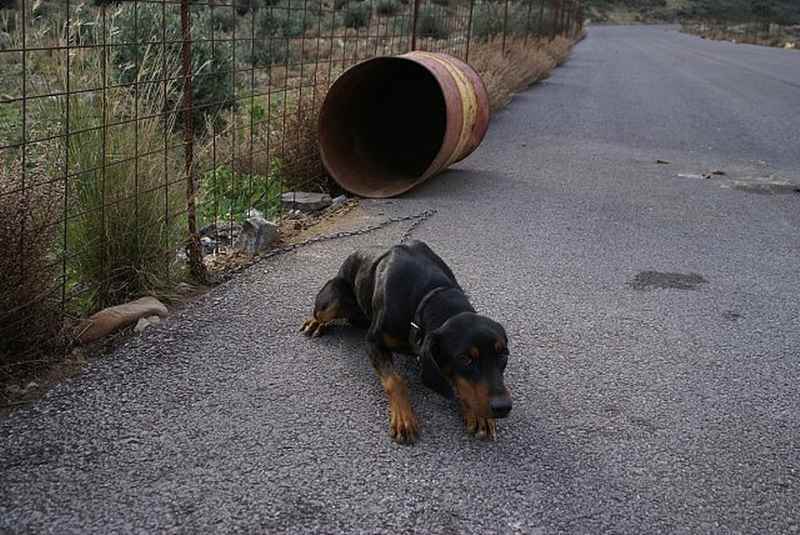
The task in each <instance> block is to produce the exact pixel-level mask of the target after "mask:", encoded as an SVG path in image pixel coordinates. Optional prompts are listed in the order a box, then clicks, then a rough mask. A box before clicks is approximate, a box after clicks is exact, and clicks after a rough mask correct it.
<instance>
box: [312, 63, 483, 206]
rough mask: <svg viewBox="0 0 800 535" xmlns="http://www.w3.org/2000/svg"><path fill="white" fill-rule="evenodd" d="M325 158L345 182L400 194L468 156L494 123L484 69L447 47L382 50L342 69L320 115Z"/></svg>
mask: <svg viewBox="0 0 800 535" xmlns="http://www.w3.org/2000/svg"><path fill="white" fill-rule="evenodd" d="M319 121H320V124H319V144H320V152H321V155H322V161H323V163H324V164H325V167H326V168H327V170H328V172H329V173H330V175H331V176H332V177H333V179H334V180H336V182H338V183H339V185H340V186H342V187H343V188H344V189H346V190H348V191H350V192H352V193H355V194H357V195H361V196H362V197H393V196H395V195H399V194H401V193H405V192H406V191H408V190H410V189H411V188H413V187H415V186H417V185H418V184H420V183H421V182H424V181H425V180H427V179H428V178H430V177H431V176H433V175H435V174H437V173H439V172H441V171H443V170H444V169H447V168H448V167H449V166H451V165H453V164H454V163H456V162H458V161H460V160H463V159H464V158H466V157H467V156H468V155H469V154H470V153H472V151H474V150H475V149H476V148H477V147H478V145H480V143H481V141H482V140H483V137H484V135H485V134H486V130H487V128H488V126H489V98H488V95H487V93H486V88H485V86H484V85H483V81H481V78H480V76H478V73H476V72H475V71H474V70H473V69H472V67H470V66H469V65H467V64H466V63H464V62H462V61H460V60H458V59H456V58H454V57H452V56H448V55H446V54H436V53H431V52H410V53H408V54H404V55H402V56H392V57H377V58H373V59H369V60H367V61H364V62H362V63H359V64H358V65H355V66H353V67H351V68H350V69H348V70H346V71H345V72H344V73H342V75H341V76H339V78H338V79H337V80H336V82H334V84H333V85H332V86H331V88H330V90H329V91H328V94H327V96H326V97H325V101H324V103H323V105H322V109H321V111H320V118H319Z"/></svg>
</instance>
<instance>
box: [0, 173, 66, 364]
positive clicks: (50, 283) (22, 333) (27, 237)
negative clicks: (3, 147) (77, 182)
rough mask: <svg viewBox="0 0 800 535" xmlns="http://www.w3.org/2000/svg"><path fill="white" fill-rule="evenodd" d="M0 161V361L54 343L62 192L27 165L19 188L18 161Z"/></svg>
mask: <svg viewBox="0 0 800 535" xmlns="http://www.w3.org/2000/svg"><path fill="white" fill-rule="evenodd" d="M0 164H2V165H0V243H3V244H4V247H3V254H2V255H0V273H2V277H0V365H5V364H11V363H13V362H18V361H20V360H25V359H28V358H30V353H31V352H32V351H42V350H43V349H45V348H48V347H53V346H54V345H56V343H57V339H56V337H57V334H58V333H59V331H60V327H61V322H60V298H61V292H60V291H58V289H59V286H58V272H59V270H58V268H59V267H60V262H59V261H58V260H57V258H56V256H55V255H54V253H55V247H54V242H55V238H56V236H57V232H58V230H59V225H57V221H58V220H59V219H60V217H61V210H60V206H61V205H62V203H63V200H62V199H63V191H62V190H61V186H60V184H58V183H50V184H47V180H46V177H42V176H36V175H37V174H38V173H36V172H31V170H30V169H29V173H28V176H27V180H26V183H25V187H24V188H23V187H22V180H21V179H22V164H21V162H20V160H19V159H15V160H12V161H11V162H4V161H0Z"/></svg>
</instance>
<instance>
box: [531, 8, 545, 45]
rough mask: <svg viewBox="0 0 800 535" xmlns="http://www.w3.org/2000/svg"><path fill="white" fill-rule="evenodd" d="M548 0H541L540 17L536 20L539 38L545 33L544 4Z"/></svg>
mask: <svg viewBox="0 0 800 535" xmlns="http://www.w3.org/2000/svg"><path fill="white" fill-rule="evenodd" d="M531 1H532V0H531ZM546 1H547V0H539V19H538V21H537V22H536V37H537V38H539V39H541V37H542V36H543V35H544V4H545V2H546Z"/></svg>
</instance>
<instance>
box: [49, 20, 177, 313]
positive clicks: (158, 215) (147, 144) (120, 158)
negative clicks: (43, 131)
mask: <svg viewBox="0 0 800 535" xmlns="http://www.w3.org/2000/svg"><path fill="white" fill-rule="evenodd" d="M140 7H142V6H140ZM151 53H152V51H151ZM58 58H59V59H57V60H56V61H64V59H63V58H62V57H61V56H58ZM162 58H163V60H162ZM145 60H146V61H145V62H144V65H145V66H146V68H143V69H140V70H139V72H138V76H139V77H138V78H136V79H134V81H138V82H142V81H144V80H150V79H152V78H153V77H154V76H155V75H158V73H159V72H160V70H161V65H162V61H165V62H166V68H167V70H168V72H176V67H177V65H178V62H177V58H175V57H174V55H170V54H169V53H168V56H166V57H163V56H159V55H158V54H155V53H153V55H152V56H147V55H145ZM101 61H102V60H101V59H100V58H98V56H97V54H92V53H91V52H88V51H78V52H76V53H75V54H74V55H72V56H71V58H70V67H71V74H70V76H71V79H72V81H73V83H74V84H76V86H78V87H99V86H100V85H101V78H100V76H101V69H100V66H101ZM54 71H55V72H57V73H59V74H60V75H62V76H63V73H64V72H65V71H66V69H65V68H64V65H63V64H59V65H56V66H54ZM151 71H156V72H151ZM63 82H64V81H63V80H59V82H58V83H63ZM138 87H139V90H138V92H139V99H138V105H137V106H136V107H134V99H132V98H131V95H130V91H129V89H128V88H126V87H124V86H121V87H111V88H109V89H107V91H106V98H105V99H101V98H86V96H84V95H82V94H77V95H70V96H69V97H65V98H61V99H47V100H42V101H39V102H37V103H36V106H37V109H36V110H35V114H36V117H37V120H38V121H42V122H49V123H54V124H56V125H57V124H58V123H59V121H60V120H61V118H63V117H66V110H65V106H66V105H67V103H68V104H69V117H70V122H69V128H70V131H71V132H73V134H71V135H70V136H69V137H68V138H67V139H59V140H58V142H59V143H60V144H61V145H62V146H61V147H57V148H56V150H53V151H51V152H52V154H47V155H45V157H46V158H47V159H48V160H49V163H48V168H54V169H59V170H61V172H63V165H64V164H63V160H64V155H65V153H66V154H67V155H68V160H67V161H68V162H69V169H68V172H69V174H70V181H69V190H68V193H69V198H68V201H69V203H68V206H69V212H68V213H67V214H66V216H67V218H68V228H67V238H68V241H67V247H66V249H65V251H66V255H67V258H68V263H67V281H66V284H67V291H68V295H69V294H76V299H75V300H74V301H73V302H71V305H70V308H71V309H74V312H76V313H79V314H83V313H90V312H93V311H95V310H97V309H100V308H103V307H106V306H110V305H115V304H118V303H121V302H124V301H127V300H128V299H129V298H131V297H136V296H140V295H143V294H149V293H152V292H154V291H157V290H159V289H162V288H167V287H171V286H172V283H173V282H174V281H175V279H176V278H177V275H178V273H177V272H176V270H177V269H178V264H177V263H176V251H177V248H178V243H179V239H180V236H181V228H182V225H183V223H184V220H185V216H182V215H179V214H182V213H183V209H182V207H183V206H184V195H185V189H186V186H185V180H184V179H183V177H182V175H183V171H182V162H181V160H180V157H179V155H177V154H173V153H170V154H166V155H165V154H163V151H164V150H165V149H164V147H165V145H167V146H168V147H175V146H178V145H179V140H178V139H176V137H177V136H176V135H175V134H174V122H175V115H176V114H174V113H167V114H166V118H162V117H161V113H162V111H163V106H164V102H174V103H179V102H180V100H181V98H180V96H181V95H180V81H179V80H173V81H168V82H167V83H166V87H165V84H162V83H140V84H138ZM67 99H68V100H67ZM104 102H105V103H106V104H105V109H104V105H103V103H104ZM167 111H171V109H168V110H167ZM137 116H138V117H140V119H138V120H137V121H136V122H135V123H132V124H125V125H124V126H121V127H108V128H106V129H102V128H97V126H98V125H99V124H102V120H103V118H104V117H107V118H108V119H109V120H110V121H126V120H132V119H134V117H137ZM48 119H49V120H48ZM137 154H138V155H139V157H138V158H135V155H137Z"/></svg>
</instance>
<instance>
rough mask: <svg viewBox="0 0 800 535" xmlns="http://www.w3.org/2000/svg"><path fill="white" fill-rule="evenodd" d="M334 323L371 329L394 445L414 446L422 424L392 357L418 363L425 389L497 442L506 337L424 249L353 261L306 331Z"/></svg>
mask: <svg viewBox="0 0 800 535" xmlns="http://www.w3.org/2000/svg"><path fill="white" fill-rule="evenodd" d="M337 319H346V320H347V321H349V322H350V323H351V324H352V325H355V326H363V327H366V326H368V327H369V330H368V332H367V339H366V340H367V352H368V353H369V358H370V361H371V363H372V366H373V367H374V368H375V371H376V372H377V373H378V377H379V378H380V380H381V383H382V384H383V388H384V390H385V391H386V395H387V396H388V398H389V434H390V435H391V437H392V438H393V439H394V440H395V441H397V442H399V443H401V444H404V443H405V444H409V443H413V442H414V441H415V440H416V437H417V420H416V417H415V416H414V412H413V411H412V409H411V403H410V402H409V399H408V387H407V386H406V383H405V380H404V379H403V378H402V377H401V376H400V375H399V374H398V373H397V371H396V370H395V369H394V365H393V362H392V352H398V353H406V354H414V355H417V356H418V357H419V358H420V360H421V362H422V381H423V383H424V384H425V385H426V386H428V387H429V388H432V389H433V390H435V391H436V392H438V393H439V394H441V395H443V396H445V397H447V398H453V396H454V394H455V396H456V397H457V398H458V400H459V401H460V404H461V408H462V411H463V414H464V422H465V425H466V428H467V431H468V432H469V433H471V434H473V435H475V436H477V437H479V438H488V439H492V440H493V439H494V438H495V436H496V425H495V419H496V418H505V417H506V416H508V413H509V412H510V411H511V396H510V394H509V392H508V390H507V389H506V387H505V385H504V384H503V372H504V370H505V367H506V362H507V360H508V339H507V337H506V333H505V330H504V329H503V327H502V326H501V325H500V324H499V323H497V322H495V321H493V320H491V319H489V318H487V317H485V316H481V315H479V314H477V313H476V312H475V309H474V308H472V305H470V303H469V300H468V299H467V296H466V295H465V294H464V292H463V291H462V290H461V287H460V286H459V284H458V282H457V281H456V278H455V276H454V275H453V272H452V271H451V270H450V268H449V267H448V266H447V264H445V263H444V261H443V260H442V259H441V258H439V256H438V255H436V253H434V252H433V251H432V250H431V249H430V248H429V247H428V246H427V245H426V244H425V243H423V242H420V241H411V242H409V243H408V244H406V245H395V246H393V247H391V248H389V249H388V250H386V249H385V248H381V249H363V250H359V251H356V252H355V253H353V254H351V255H350V256H349V257H348V258H347V260H345V261H344V264H342V267H341V268H339V273H338V274H337V275H336V277H334V278H332V279H331V280H329V281H328V282H327V283H326V284H325V285H324V286H323V287H322V289H321V290H320V291H319V293H318V294H317V298H316V301H315V304H314V314H313V317H312V318H311V319H309V320H307V321H306V322H305V323H304V324H303V327H302V329H301V330H302V331H303V332H304V333H305V334H306V335H309V336H319V335H321V334H322V332H323V330H324V329H325V328H326V326H327V325H328V324H329V323H330V322H332V321H334V320H337Z"/></svg>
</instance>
